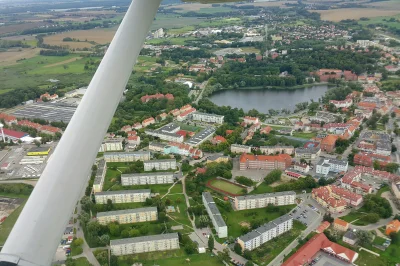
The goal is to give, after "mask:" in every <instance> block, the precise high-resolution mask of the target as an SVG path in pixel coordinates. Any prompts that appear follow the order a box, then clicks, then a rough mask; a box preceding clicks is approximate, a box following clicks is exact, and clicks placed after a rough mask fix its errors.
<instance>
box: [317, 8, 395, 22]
mask: <svg viewBox="0 0 400 266" xmlns="http://www.w3.org/2000/svg"><path fill="white" fill-rule="evenodd" d="M313 12H317V13H320V14H321V19H322V20H329V21H336V22H337V21H341V20H344V19H356V20H357V19H360V18H362V17H364V18H374V17H382V16H394V15H397V14H400V10H380V9H376V8H341V9H330V10H317V11H313Z"/></svg>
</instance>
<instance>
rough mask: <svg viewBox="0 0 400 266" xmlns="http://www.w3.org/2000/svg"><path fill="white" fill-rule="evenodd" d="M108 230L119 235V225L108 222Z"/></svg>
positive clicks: (113, 234) (114, 234)
mask: <svg viewBox="0 0 400 266" xmlns="http://www.w3.org/2000/svg"><path fill="white" fill-rule="evenodd" d="M108 230H109V231H110V234H111V235H112V236H120V234H121V233H120V231H119V225H118V224H116V223H110V224H108Z"/></svg>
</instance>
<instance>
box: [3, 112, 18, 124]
mask: <svg viewBox="0 0 400 266" xmlns="http://www.w3.org/2000/svg"><path fill="white" fill-rule="evenodd" d="M0 119H3V120H4V121H6V122H12V121H16V120H17V118H16V117H15V116H13V115H8V114H5V113H0Z"/></svg>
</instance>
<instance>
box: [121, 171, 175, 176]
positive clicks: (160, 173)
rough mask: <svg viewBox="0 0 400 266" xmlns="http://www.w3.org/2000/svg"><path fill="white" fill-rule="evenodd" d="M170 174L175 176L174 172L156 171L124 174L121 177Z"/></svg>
mask: <svg viewBox="0 0 400 266" xmlns="http://www.w3.org/2000/svg"><path fill="white" fill-rule="evenodd" d="M164 175H169V176H173V175H174V173H172V172H156V173H141V174H123V175H121V177H141V176H164Z"/></svg>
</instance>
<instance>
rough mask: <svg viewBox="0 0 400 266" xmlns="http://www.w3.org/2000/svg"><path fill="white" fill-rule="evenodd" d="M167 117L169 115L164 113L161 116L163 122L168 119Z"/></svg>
mask: <svg viewBox="0 0 400 266" xmlns="http://www.w3.org/2000/svg"><path fill="white" fill-rule="evenodd" d="M167 116H168V115H167V114H166V113H162V114H160V115H159V117H160V120H161V121H163V120H165V119H166V118H167Z"/></svg>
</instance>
